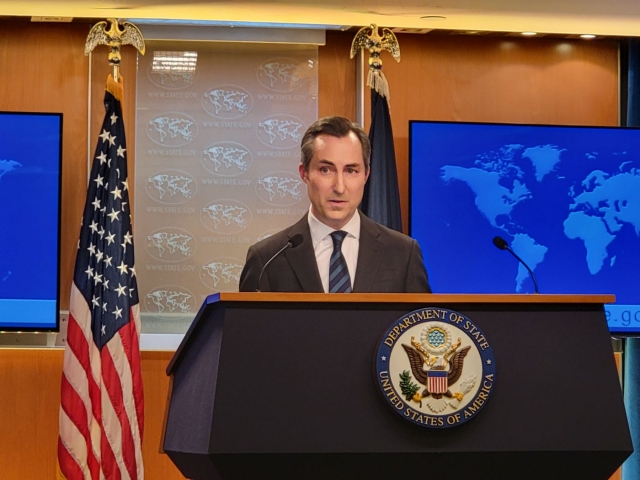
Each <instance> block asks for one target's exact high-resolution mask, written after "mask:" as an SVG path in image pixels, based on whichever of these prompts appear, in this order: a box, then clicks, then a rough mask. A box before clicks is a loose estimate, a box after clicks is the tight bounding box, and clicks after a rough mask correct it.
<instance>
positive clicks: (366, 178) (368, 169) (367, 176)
mask: <svg viewBox="0 0 640 480" xmlns="http://www.w3.org/2000/svg"><path fill="white" fill-rule="evenodd" d="M370 173H371V167H369V168H367V171H366V173H365V177H364V183H367V180H369V174H370Z"/></svg>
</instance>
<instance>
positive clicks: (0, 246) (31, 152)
mask: <svg viewBox="0 0 640 480" xmlns="http://www.w3.org/2000/svg"><path fill="white" fill-rule="evenodd" d="M61 122H62V117H61V116H60V115H59V114H48V113H44V114H39V113H33V114H30V113H13V112H0V329H2V330H5V329H10V330H11V329H15V330H25V329H36V330H37V329H50V328H55V327H56V325H57V318H58V301H59V297H58V284H59V281H58V279H59V243H60V242H59V218H60V203H59V201H60V164H61V149H60V148H61V143H60V141H61V138H60V135H61Z"/></svg>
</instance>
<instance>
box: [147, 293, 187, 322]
mask: <svg viewBox="0 0 640 480" xmlns="http://www.w3.org/2000/svg"><path fill="white" fill-rule="evenodd" d="M144 308H145V310H146V311H147V312H149V313H156V314H171V315H175V316H176V317H180V318H183V317H186V316H190V315H191V314H192V313H193V312H196V311H197V309H198V304H197V303H196V297H195V296H194V295H193V293H191V292H190V291H189V290H188V289H186V288H184V287H179V286H176V285H162V286H160V287H157V288H155V289H153V290H152V291H150V292H149V293H147V294H146V295H145V297H144Z"/></svg>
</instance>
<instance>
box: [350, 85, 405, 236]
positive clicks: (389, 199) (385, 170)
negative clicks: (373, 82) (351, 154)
mask: <svg viewBox="0 0 640 480" xmlns="http://www.w3.org/2000/svg"><path fill="white" fill-rule="evenodd" d="M369 141H370V142H371V173H370V175H369V181H368V182H367V184H366V185H365V187H364V196H363V197H362V204H361V205H360V209H361V210H362V213H364V214H365V215H366V216H368V217H369V218H371V219H372V220H374V221H376V222H378V223H380V224H382V225H385V226H387V227H389V228H392V229H394V230H397V231H402V214H401V213H400V192H399V190H398V171H397V169H396V152H395V148H394V146H393V131H392V130H391V117H390V116H389V105H388V103H387V99H386V98H384V97H382V96H380V95H379V94H378V92H376V91H375V89H373V88H372V89H371V128H370V130H369Z"/></svg>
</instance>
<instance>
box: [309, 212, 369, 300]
mask: <svg viewBox="0 0 640 480" xmlns="http://www.w3.org/2000/svg"><path fill="white" fill-rule="evenodd" d="M308 219H309V229H310V230H311V241H312V242H313V250H314V252H315V253H316V262H317V263H318V272H319V273H320V280H322V288H323V289H324V291H325V293H326V292H328V291H329V261H330V259H331V254H332V253H333V239H332V238H331V234H332V233H333V232H335V231H336V230H334V229H333V228H331V227H329V226H327V225H325V224H324V223H322V222H321V221H320V220H318V219H317V218H316V217H315V215H314V214H313V213H312V212H311V209H309V217H308ZM341 230H342V231H343V232H347V235H346V236H345V237H344V240H343V241H342V256H344V259H345V260H346V262H347V269H348V270H349V278H350V279H351V288H353V282H354V280H355V278H356V266H357V264H358V249H359V248H360V214H359V213H358V212H356V214H355V215H354V216H353V217H352V218H351V220H349V222H348V223H347V224H346V225H345V226H344V227H342V228H341Z"/></svg>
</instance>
